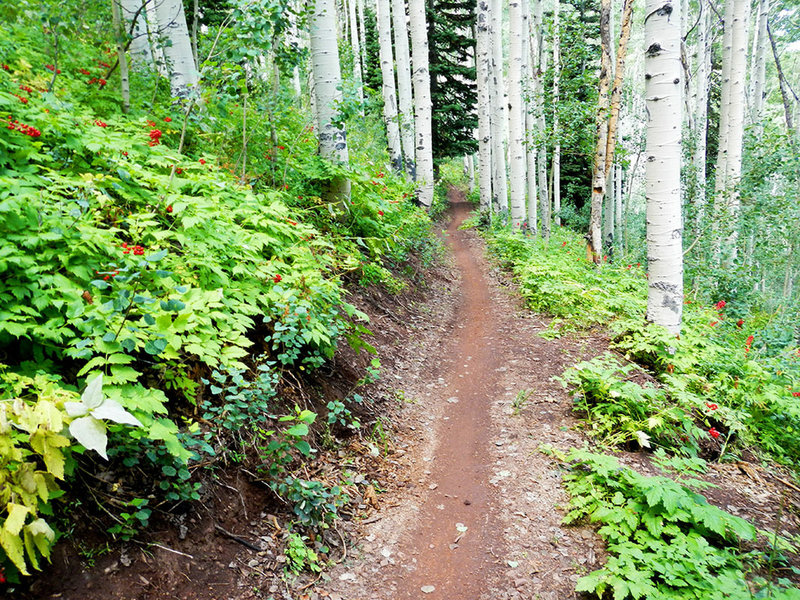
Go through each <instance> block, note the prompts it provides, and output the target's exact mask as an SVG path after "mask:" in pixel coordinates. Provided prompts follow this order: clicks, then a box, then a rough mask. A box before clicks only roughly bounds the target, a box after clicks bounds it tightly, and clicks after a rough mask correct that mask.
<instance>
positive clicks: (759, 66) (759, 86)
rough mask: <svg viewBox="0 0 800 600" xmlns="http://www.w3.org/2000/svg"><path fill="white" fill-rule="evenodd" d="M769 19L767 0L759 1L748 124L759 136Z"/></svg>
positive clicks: (765, 90) (765, 76)
mask: <svg viewBox="0 0 800 600" xmlns="http://www.w3.org/2000/svg"><path fill="white" fill-rule="evenodd" d="M768 19H769V0H759V2H758V14H757V22H756V23H757V27H756V30H755V33H754V39H755V54H754V61H753V69H752V73H751V78H752V82H753V89H752V94H751V102H752V110H751V111H750V122H751V123H752V124H753V125H754V126H755V130H756V132H757V133H758V134H759V135H760V134H761V132H762V131H763V129H764V124H763V123H762V120H763V118H764V101H765V100H766V97H767V89H766V83H767V81H766V80H767V37H768V36H767V22H768Z"/></svg>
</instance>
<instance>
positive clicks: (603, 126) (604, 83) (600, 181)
mask: <svg viewBox="0 0 800 600" xmlns="http://www.w3.org/2000/svg"><path fill="white" fill-rule="evenodd" d="M610 19H611V0H601V2H600V74H599V77H598V86H599V89H598V95H597V114H596V115H595V135H596V136H597V138H596V145H595V152H594V169H593V172H592V199H591V214H590V216H589V244H590V248H589V250H590V252H591V256H592V260H594V262H595V263H599V262H600V258H601V257H602V254H603V237H602V214H603V198H604V197H605V190H606V150H607V146H608V107H609V97H608V88H609V84H610V79H611V35H610V32H609V21H610Z"/></svg>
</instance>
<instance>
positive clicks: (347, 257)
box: [0, 2, 437, 585]
mask: <svg viewBox="0 0 800 600" xmlns="http://www.w3.org/2000/svg"><path fill="white" fill-rule="evenodd" d="M29 4H30V3H28V2H21V3H16V4H15V6H13V7H11V6H7V7H3V8H0V17H2V19H3V22H4V27H3V31H2V32H0V120H2V121H3V123H5V124H7V125H6V126H4V127H2V128H0V240H2V242H0V357H1V358H0V362H2V364H0V575H3V577H7V578H8V579H9V580H10V581H15V580H17V578H18V575H19V574H28V573H30V572H31V570H32V569H37V568H39V567H40V566H41V559H42V558H45V559H46V558H48V557H49V554H50V548H51V546H52V544H53V543H55V541H56V540H57V539H58V537H59V536H60V535H62V532H63V531H65V530H67V529H69V528H70V527H71V525H70V524H69V522H68V521H69V519H68V517H67V516H65V513H66V512H67V510H66V509H67V507H69V505H70V494H79V495H81V494H82V495H85V496H86V498H87V499H86V501H85V503H84V504H86V505H92V504H93V503H92V502H91V501H90V500H88V498H93V499H94V501H95V502H94V504H96V505H95V506H91V507H90V508H89V509H88V510H90V511H91V512H93V513H94V514H98V515H100V517H101V518H102V519H106V520H107V521H108V527H109V531H110V532H111V533H112V534H113V535H114V536H115V537H117V538H121V539H130V538H131V537H132V536H135V535H136V534H137V532H138V531H140V530H141V528H142V527H144V526H146V525H147V524H148V523H149V521H150V519H151V517H152V516H153V514H154V513H156V512H158V511H162V512H163V511H164V510H166V509H168V508H169V507H170V506H174V505H175V504H176V503H182V502H187V501H193V500H197V499H199V498H200V491H201V490H200V486H201V480H202V476H201V473H202V469H199V468H198V466H200V465H202V466H204V467H207V468H209V469H213V468H214V467H215V465H218V464H230V463H238V462H242V461H244V460H255V461H256V463H257V468H258V470H259V471H260V472H261V473H262V474H263V475H264V476H265V478H266V479H267V481H268V482H269V485H270V487H272V489H273V490H274V492H275V494H276V495H277V496H278V497H279V498H280V499H282V500H283V501H285V502H286V504H287V505H288V506H289V507H290V508H291V510H293V512H294V520H295V521H296V523H298V525H299V526H303V527H309V528H310V527H324V526H326V524H327V523H329V522H330V521H331V520H332V519H333V518H334V517H335V516H336V514H337V510H338V508H339V507H340V506H341V504H342V503H343V502H344V501H345V497H344V496H343V494H342V490H341V487H340V486H339V485H338V484H334V485H330V484H329V483H323V482H320V481H316V480H313V479H312V478H304V477H303V476H301V475H300V474H302V473H303V469H302V467H303V465H304V464H307V463H308V462H310V461H313V460H314V459H315V457H316V456H317V448H316V447H315V446H316V445H318V443H317V442H318V439H319V437H320V435H319V432H323V433H324V434H325V436H326V438H327V439H329V440H330V439H331V438H332V435H333V434H336V433H339V434H345V433H348V432H349V433H350V434H352V432H353V431H358V429H359V427H360V423H359V422H358V418H357V417H356V416H355V413H357V412H358V407H359V401H360V396H358V395H357V394H351V395H350V396H347V397H344V398H341V399H337V400H335V401H330V402H328V405H327V406H326V404H325V402H326V401H327V400H328V399H326V400H325V401H321V399H312V402H311V405H308V406H305V405H304V406H302V407H297V404H298V403H300V404H302V403H303V402H306V398H305V397H299V396H298V395H297V394H296V393H291V392H290V389H289V386H287V385H285V383H284V382H285V379H286V378H287V377H289V376H290V377H291V378H292V381H293V382H294V381H297V380H302V378H303V375H304V373H306V372H309V371H312V370H314V369H317V368H319V367H320V366H321V365H323V364H324V363H326V362H327V361H329V360H330V359H331V358H332V357H333V355H334V352H335V351H336V349H337V347H338V345H340V344H341V343H343V342H346V343H349V344H350V345H351V346H352V347H353V348H355V349H357V350H366V351H370V352H374V349H373V348H372V347H371V346H370V344H369V335H370V331H369V324H368V323H367V318H366V315H365V314H363V313H362V312H360V311H359V310H358V309H357V308H356V307H355V306H353V305H352V304H350V303H349V302H348V286H356V287H357V286H382V287H383V288H385V289H386V290H388V291H389V292H390V293H396V292H399V291H401V290H402V289H404V288H405V287H406V285H407V282H408V281H409V278H415V277H419V272H420V266H425V265H427V264H430V262H431V261H433V260H434V259H435V253H436V248H437V244H436V243H435V242H433V241H432V236H431V235H430V220H429V218H428V216H427V215H426V214H425V213H424V211H422V210H420V209H419V208H417V207H416V206H415V205H414V204H413V202H412V201H411V194H412V187H411V185H410V184H409V183H408V182H407V181H406V179H405V178H404V177H401V176H398V175H395V174H392V173H389V172H387V171H386V169H385V168H384V167H382V166H381V164H386V162H387V161H386V157H385V149H384V148H383V147H382V144H381V141H380V135H382V133H380V132H381V131H382V130H381V126H380V119H379V118H377V117H375V116H373V115H371V114H369V113H368V114H367V116H366V117H364V118H359V122H360V123H362V124H363V129H364V130H366V133H363V134H362V135H359V134H356V135H353V136H351V139H350V142H351V144H352V152H351V157H353V159H352V164H351V167H350V169H348V170H346V171H345V175H346V176H347V177H348V178H349V179H350V180H351V181H352V184H353V192H352V200H351V203H350V204H349V205H347V206H343V205H342V204H340V203H334V204H330V203H326V202H325V201H323V199H322V198H323V196H324V194H323V193H322V190H323V189H324V187H325V185H326V183H327V181H329V180H330V178H331V177H332V176H334V175H337V174H339V173H340V171H341V168H340V167H333V166H331V165H327V164H325V163H323V162H322V161H321V160H320V159H319V158H318V157H317V156H316V142H315V137H314V132H313V127H311V125H310V121H311V119H310V117H309V116H308V114H307V111H306V110H304V109H302V108H301V107H299V106H298V105H297V103H293V102H291V101H288V100H286V98H285V97H284V96H282V94H286V92H285V91H274V90H273V91H274V95H270V94H268V93H265V90H252V92H253V98H252V99H251V102H250V104H249V105H248V104H245V103H243V102H242V98H241V95H240V94H241V90H242V89H247V88H246V86H243V85H239V84H237V81H239V83H241V82H243V81H245V79H244V77H245V74H244V72H243V68H242V67H241V65H239V64H237V63H233V64H229V65H228V66H227V67H226V69H218V70H214V71H213V74H209V76H208V79H207V82H206V87H205V88H204V92H203V94H204V97H203V100H202V102H201V103H200V108H196V109H195V110H194V111H193V112H191V113H187V112H186V111H185V105H182V104H180V103H178V102H173V100H172V99H171V98H170V97H169V96H168V92H167V90H168V87H169V86H168V84H167V82H166V81H164V80H163V79H161V78H160V77H158V76H157V75H154V74H153V73H149V72H147V71H146V70H141V69H137V68H134V69H133V71H132V74H131V97H132V107H131V111H130V113H129V114H123V112H122V111H121V107H120V101H119V94H118V92H117V87H118V85H119V80H118V74H116V73H115V74H113V75H112V76H111V77H109V81H108V82H105V79H104V76H105V74H106V73H107V72H108V71H109V63H111V62H113V59H114V57H115V55H114V54H113V53H112V51H111V48H112V46H111V43H110V41H111V40H110V39H108V27H107V21H108V19H109V18H110V17H109V16H108V15H107V14H106V9H107V7H106V6H105V5H102V6H99V5H95V3H88V4H87V6H85V7H82V8H81V9H80V11H79V10H78V8H77V7H76V8H74V9H70V8H69V7H67V8H63V7H62V8H61V9H58V14H59V18H58V19H55V18H53V16H52V12H48V13H47V14H45V18H46V19H50V20H49V21H47V24H46V27H44V28H43V27H42V22H41V21H40V19H39V18H38V16H37V17H36V18H35V19H33V18H32V17H31V15H33V14H37V13H35V11H33V8H34V7H33V5H32V4H31V5H30V6H29ZM51 8H52V9H53V10H56V9H55V8H54V7H51ZM27 9H30V11H29V10H27ZM37 10H38V5H37ZM48 10H49V9H48ZM48 15H49V16H48ZM56 36H57V41H58V54H55V46H54V40H55V39H56ZM202 43H207V41H204V42H202ZM218 52H220V53H221V54H220V56H221V57H222V58H220V60H221V61H222V60H223V59H224V57H225V56H226V55H225V52H226V50H225V49H224V48H222V49H219V48H218ZM223 75H224V77H223ZM237 77H238V78H239V79H238V80H237ZM101 79H102V81H101ZM251 84H252V85H257V84H255V83H252V82H251ZM237 85H239V87H238V88H237ZM263 85H266V84H263ZM50 88H52V90H51V91H48V89H50ZM244 117H247V121H248V130H247V131H248V136H249V137H248V140H249V145H250V146H249V148H248V149H247V150H248V154H247V156H248V157H249V159H248V161H247V163H246V164H247V166H246V167H245V162H244V159H243V152H242V148H241V145H240V142H241V139H242V136H241V130H242V127H243V126H244V125H243V119H244ZM184 124H185V126H186V136H185V140H186V141H185V145H184V147H183V150H182V152H178V146H179V143H180V138H181V132H182V129H183V127H184ZM237 131H238V133H236V132H237ZM232 132H233V133H232ZM370 132H371V133H370ZM376 132H377V133H376ZM237 144H239V145H238V146H237ZM371 161H376V162H371ZM376 163H377V164H376ZM417 283H419V281H417ZM101 376H102V377H101ZM373 379H374V377H373ZM364 381H365V380H362V381H361V384H363V382H364ZM91 382H97V383H96V384H95V386H94V387H92V386H91V385H90V386H88V387H87V384H89V383H91ZM301 400H302V402H301ZM315 400H320V402H319V403H318V405H314V401H315ZM351 411H352V412H351ZM317 413H322V414H323V415H326V416H327V417H328V418H327V419H325V418H323V419H317V418H316V417H317ZM331 415H332V417H331ZM326 420H327V423H326V422H325V421H326ZM340 424H341V426H340ZM315 432H316V433H315ZM248 455H251V456H250V458H248ZM252 455H255V458H253V457H252ZM106 461H107V462H106ZM100 471H103V472H109V473H116V474H119V483H118V484H117V485H115V487H114V489H113V490H112V491H111V492H108V491H107V490H105V489H103V490H102V493H100V494H99V495H95V494H90V495H86V494H85V493H84V491H82V490H85V489H86V487H87V486H88V487H90V488H91V487H92V486H97V485H98V484H97V481H98V479H97V478H96V474H97V473H99V472H100ZM0 585H2V584H0Z"/></svg>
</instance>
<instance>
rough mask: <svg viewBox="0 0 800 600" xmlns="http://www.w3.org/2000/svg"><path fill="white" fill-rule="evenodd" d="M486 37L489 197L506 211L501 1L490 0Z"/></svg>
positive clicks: (498, 207) (505, 123)
mask: <svg viewBox="0 0 800 600" xmlns="http://www.w3.org/2000/svg"><path fill="white" fill-rule="evenodd" d="M489 16H490V25H489V32H490V36H489V40H490V46H489V48H490V55H491V70H490V78H491V79H490V81H491V84H492V86H491V94H492V135H491V140H492V165H493V166H492V196H493V200H494V203H495V209H496V210H499V211H503V212H505V211H507V210H508V180H507V179H506V145H505V140H506V138H507V137H508V134H507V123H508V120H507V118H506V111H505V107H506V101H505V83H504V80H503V79H504V78H503V38H502V34H501V24H502V21H503V20H502V4H501V2H500V0H489Z"/></svg>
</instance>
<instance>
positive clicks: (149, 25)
mask: <svg viewBox="0 0 800 600" xmlns="http://www.w3.org/2000/svg"><path fill="white" fill-rule="evenodd" d="M130 1H131V2H133V1H134V0H130ZM138 1H139V0H136V2H137V3H138ZM141 2H142V3H144V5H145V12H146V13H147V19H145V27H146V29H147V40H148V45H149V46H150V49H151V51H152V56H153V64H154V65H155V67H156V69H157V70H158V72H159V73H160V74H161V75H163V76H164V77H168V76H169V69H168V68H167V57H166V56H165V54H164V49H163V44H162V37H163V28H164V27H165V26H164V25H162V24H160V23H159V16H158V12H157V11H156V5H155V0H141ZM156 81H158V80H156Z"/></svg>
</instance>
